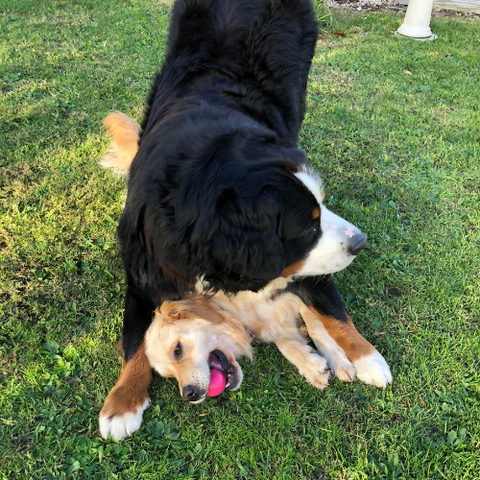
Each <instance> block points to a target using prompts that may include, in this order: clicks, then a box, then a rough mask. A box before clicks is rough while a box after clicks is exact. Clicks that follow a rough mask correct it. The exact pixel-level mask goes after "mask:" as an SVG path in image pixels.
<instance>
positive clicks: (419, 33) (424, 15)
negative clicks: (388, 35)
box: [396, 0, 438, 40]
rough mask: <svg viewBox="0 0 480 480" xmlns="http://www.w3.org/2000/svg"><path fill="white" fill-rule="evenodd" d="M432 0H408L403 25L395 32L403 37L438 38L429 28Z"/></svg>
mask: <svg viewBox="0 0 480 480" xmlns="http://www.w3.org/2000/svg"><path fill="white" fill-rule="evenodd" d="M432 8H433V0H410V1H409V2H408V7H407V13H406V14H405V19H404V20H403V25H402V26H401V27H400V28H399V29H398V30H397V32H396V33H398V34H399V35H403V36H404V37H410V38H415V39H418V40H433V39H434V38H438V37H437V36H436V35H434V34H432V31H431V30H430V18H431V17H432Z"/></svg>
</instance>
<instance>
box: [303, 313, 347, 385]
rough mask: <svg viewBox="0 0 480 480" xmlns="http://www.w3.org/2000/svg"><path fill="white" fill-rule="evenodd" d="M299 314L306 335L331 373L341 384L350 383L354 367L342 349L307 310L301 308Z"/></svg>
mask: <svg viewBox="0 0 480 480" xmlns="http://www.w3.org/2000/svg"><path fill="white" fill-rule="evenodd" d="M300 313H301V315H302V317H303V320H304V321H305V325H306V329H307V332H308V335H309V336H310V338H311V339H312V340H313V342H314V343H315V346H316V347H317V350H318V351H319V352H320V354H321V355H322V356H323V357H325V359H326V360H327V363H328V366H329V367H330V369H331V370H332V372H333V373H334V374H335V376H336V377H337V378H338V379H339V380H341V381H342V382H351V381H352V380H353V379H354V378H355V367H354V366H353V364H352V362H350V360H349V359H348V357H347V355H346V354H345V352H344V351H343V349H342V348H341V347H340V346H339V345H338V344H337V342H335V340H334V339H333V338H332V337H331V336H330V335H329V334H328V332H327V330H326V328H325V327H324V326H323V323H322V322H319V321H318V317H317V315H315V314H314V313H313V312H312V311H311V310H310V309H309V308H307V307H306V306H303V307H302V308H301V309H300Z"/></svg>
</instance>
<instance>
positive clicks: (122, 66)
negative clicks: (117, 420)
mask: <svg viewBox="0 0 480 480" xmlns="http://www.w3.org/2000/svg"><path fill="white" fill-rule="evenodd" d="M0 11H2V12H3V14H2V15H1V17H0V59H1V62H0V89H1V95H0V124H1V127H0V140H1V145H0V157H1V177H0V182H1V188H0V247H1V249H0V298H1V307H0V382H1V388H0V478H1V479H9V480H11V479H17V478H18V479H24V478H27V479H30V478H32V479H53V478H95V479H109V480H110V479H114V478H119V479H160V478H166V479H178V478H205V479H240V478H244V479H257V478H258V479H271V478H274V479H297V478H305V479H365V478H378V479H393V478H397V479H399V478H405V479H449V480H450V479H473V478H478V477H479V476H480V448H479V447H480V422H479V418H480V340H479V324H480V248H479V247H480V202H479V198H480V197H479V191H480V172H479V165H480V112H479V95H480V93H479V91H480V87H479V83H478V78H479V76H480V56H479V55H478V51H479V49H480V42H479V39H480V23H479V22H478V20H472V19H461V20H459V19H455V18H452V17H444V18H441V17H437V18H435V19H434V20H433V21H432V29H433V31H434V32H435V33H436V34H438V35H439V39H438V40H436V41H435V42H425V43H420V42H413V41H409V40H406V39H403V38H399V37H395V36H393V35H392V33H391V32H392V31H394V30H395V29H396V28H397V27H398V26H399V24H400V23H401V20H402V18H401V16H400V17H399V16H395V15H388V14H377V15H364V14H349V15H346V16H342V17H339V16H338V13H336V11H333V14H334V16H335V17H336V18H335V27H332V28H331V31H335V32H342V33H345V34H346V37H345V38H343V37H336V36H335V35H334V34H333V33H328V29H327V31H326V32H324V33H322V35H321V37H320V39H319V42H318V48H317V52H316V56H315V59H314V62H313V66H312V71H311V77H310V86H309V98H308V104H309V110H308V114H307V117H306V120H305V123H304V126H303V129H302V132H301V136H300V144H301V146H302V147H303V148H304V149H305V150H306V151H307V152H308V154H309V157H310V158H311V160H312V162H313V164H314V165H316V166H317V167H318V170H319V172H320V173H321V175H322V176H323V178H324V182H325V186H326V190H327V197H329V200H328V202H329V204H330V205H331V207H332V209H334V210H335V211H336V212H337V213H339V214H341V215H342V216H344V217H346V218H348V219H350V220H351V221H352V222H353V223H355V224H356V225H358V226H359V227H360V228H362V229H363V230H364V231H365V232H366V233H367V235H368V237H369V243H368V247H367V248H366V249H365V250H364V251H363V252H362V254H361V255H359V258H358V259H357V260H356V261H355V262H354V264H353V265H352V266H350V267H349V268H348V269H347V270H345V271H344V272H341V273H340V274H337V276H336V278H337V282H338V284H339V286H340V289H341V291H342V292H343V295H344V297H345V299H346V302H347V305H348V309H349V312H350V313H351V314H352V317H353V320H354V322H355V323H356V325H357V327H358V329H359V330H360V331H361V332H362V333H363V334H364V335H365V336H366V338H367V339H369V340H370V341H371V342H372V343H374V344H375V345H376V346H377V347H378V349H379V350H380V351H381V353H382V354H383V355H384V356H385V358H386V359H387V361H388V363H389V364H390V366H391V367H392V372H393V375H394V384H393V385H392V386H390V387H388V388H387V389H386V390H385V391H381V390H378V389H376V388H374V387H367V386H365V385H363V384H361V383H360V382H358V381H355V382H353V383H351V384H345V383H340V382H338V381H333V382H332V384H331V385H330V386H329V387H328V388H327V389H326V390H325V391H324V392H318V391H316V390H315V389H314V388H313V387H310V386H309V385H308V384H307V383H306V382H305V381H304V380H303V379H302V378H301V377H300V376H299V375H298V374H297V373H296V371H295V368H294V367H293V366H292V365H290V364H289V363H288V362H287V361H286V360H285V359H284V358H282V357H281V355H280V353H279V352H278V351H277V350H276V348H275V346H274V345H260V346H258V348H257V354H256V356H255V359H254V360H253V362H251V363H244V364H243V366H244V371H245V380H244V384H243V386H242V388H241V390H240V391H239V392H237V393H231V394H223V395H222V396H221V397H219V398H218V399H210V400H208V401H207V402H205V403H203V404H201V405H198V406H194V405H185V404H184V403H183V402H182V400H181V398H180V396H179V394H178V388H177V385H176V383H175V382H174V381H172V380H162V379H160V378H158V377H157V378H156V379H155V382H154V384H153V385H152V388H151V394H152V400H153V406H152V407H151V408H150V409H149V410H147V412H146V413H145V415H144V424H143V426H142V428H141V429H140V430H139V431H138V432H137V433H135V435H134V436H133V437H132V438H130V439H128V440H124V441H122V442H121V443H118V444H115V443H109V442H105V441H103V440H101V439H100V438H99V436H98V431H97V430H96V429H97V418H98V413H99V410H100V408H101V405H102V402H103V401H104V399H105V397H106V395H107V393H108V391H109V389H110V388H111V387H112V386H113V384H114V382H115V380H116V378H117V375H118V373H119V370H120V361H119V357H118V355H117V354H116V353H115V343H116V341H117V340H118V339H119V337H120V331H121V320H122V299H123V291H124V281H123V271H122V267H121V262H120V261H119V258H118V256H117V253H116V245H115V238H114V230H115V225H116V222H117V220H118V218H119V216H120V213H121V209H122V202H123V200H124V187H125V185H124V183H123V182H122V181H120V180H117V179H115V178H113V177H112V176H111V175H110V174H109V173H108V172H105V171H103V170H102V169H101V168H100V167H99V166H98V165H97V160H98V158H99V157H100V156H101V154H102V153H103V152H104V151H105V149H106V146H107V143H108V141H107V138H106V137H105V135H104V133H103V132H102V130H101V128H100V126H101V120H102V118H103V117H104V116H105V115H106V114H107V113H109V112H110V111H112V110H115V109H117V110H121V111H124V112H125V113H127V114H128V115H130V116H132V117H133V118H135V119H136V120H139V119H140V118H141V112H142V108H143V102H144V99H145V96H146V93H147V91H148V87H149V82H150V78H151V77H152V75H153V73H154V71H155V70H156V69H157V68H158V67H159V66H160V61H161V57H162V52H163V50H164V46H165V34H166V29H167V25H168V19H169V6H168V5H167V4H164V3H162V2H160V1H158V2H152V1H146V0H132V1H129V2H120V1H107V2H100V1H99V0H84V1H75V2H73V1H56V2H52V1H49V2H38V1H33V0H31V1H27V0H23V1H21V0H17V1H15V2H12V1H11V0H10V1H5V0H4V1H1V0H0ZM405 71H409V72H411V75H410V74H408V73H405Z"/></svg>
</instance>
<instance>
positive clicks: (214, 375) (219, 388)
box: [207, 368, 227, 397]
mask: <svg viewBox="0 0 480 480" xmlns="http://www.w3.org/2000/svg"><path fill="white" fill-rule="evenodd" d="M226 384H227V379H226V378H225V375H224V374H223V372H221V371H220V370H217V369H215V368H212V369H211V370H210V385H209V387H208V392H207V395H208V396H209V397H216V396H217V395H220V394H221V393H222V392H223V391H224V390H225V385H226Z"/></svg>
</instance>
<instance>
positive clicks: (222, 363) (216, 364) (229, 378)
mask: <svg viewBox="0 0 480 480" xmlns="http://www.w3.org/2000/svg"><path fill="white" fill-rule="evenodd" d="M208 366H209V368H210V377H211V378H212V380H213V379H214V378H216V377H217V376H218V374H213V370H217V371H218V372H220V373H221V374H222V375H223V376H224V377H225V387H224V388H228V389H229V390H235V388H237V386H238V372H237V368H236V367H235V366H233V365H231V364H230V363H229V361H228V360H227V357H226V356H225V354H224V353H223V352H222V351H221V350H214V351H213V352H211V353H210V356H209V358H208ZM222 390H223V388H222ZM219 393H221V392H219ZM216 395H218V393H216ZM210 396H215V395H210Z"/></svg>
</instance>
